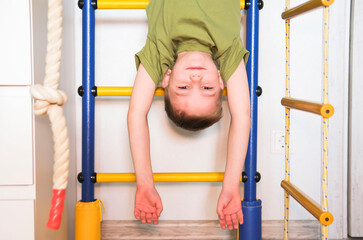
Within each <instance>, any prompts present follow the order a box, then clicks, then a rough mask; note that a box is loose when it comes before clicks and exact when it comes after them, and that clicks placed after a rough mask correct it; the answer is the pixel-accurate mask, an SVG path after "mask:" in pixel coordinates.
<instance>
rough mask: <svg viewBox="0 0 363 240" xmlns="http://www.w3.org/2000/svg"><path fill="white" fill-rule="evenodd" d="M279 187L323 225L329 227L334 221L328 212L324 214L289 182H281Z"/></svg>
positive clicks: (312, 201)
mask: <svg viewBox="0 0 363 240" xmlns="http://www.w3.org/2000/svg"><path fill="white" fill-rule="evenodd" d="M281 187H282V188H283V189H285V191H286V192H287V193H288V194H290V195H291V196H292V197H293V198H294V199H295V200H296V201H297V202H299V203H300V204H301V206H303V207H304V208H305V209H306V210H308V211H309V212H310V213H311V214H312V215H313V216H314V217H315V218H316V219H318V220H319V221H320V223H321V224H323V225H326V226H328V225H330V224H332V223H333V221H334V217H333V215H332V214H331V213H330V212H324V211H323V210H321V207H320V206H319V205H318V204H317V203H316V202H315V201H314V200H312V199H311V198H309V197H308V196H307V195H305V194H304V193H303V192H302V191H301V190H299V189H298V188H297V187H295V186H294V185H293V184H292V183H291V182H289V181H286V180H283V181H282V182H281Z"/></svg>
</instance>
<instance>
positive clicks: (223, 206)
mask: <svg viewBox="0 0 363 240" xmlns="http://www.w3.org/2000/svg"><path fill="white" fill-rule="evenodd" d="M217 213H218V217H219V223H220V225H221V228H222V229H226V224H227V226H228V229H229V230H232V229H233V228H234V229H238V222H239V224H243V213H242V206H241V197H240V193H239V189H238V187H237V188H234V189H222V192H221V195H220V196H219V199H218V205H217Z"/></svg>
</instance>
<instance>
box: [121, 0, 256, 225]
mask: <svg viewBox="0 0 363 240" xmlns="http://www.w3.org/2000/svg"><path fill="white" fill-rule="evenodd" d="M146 13H147V17H148V36H147V39H146V44H145V46H144V48H143V49H142V50H141V51H140V52H138V53H137V54H136V56H135V58H136V65H137V68H138V71H137V75H136V79H135V83H134V88H133V92H132V95H131V100H130V106H129V112H128V117H127V122H128V128H129V139H130V146H131V153H132V158H133V162H134V167H135V172H136V182H137V191H136V196H135V211H134V213H135V217H136V219H138V220H141V222H142V223H146V222H147V223H151V222H153V223H154V224H157V223H158V219H159V217H160V214H161V212H162V210H163V207H162V202H161V199H160V196H159V194H158V192H157V191H156V188H155V186H154V181H153V176H152V168H151V160H150V139H149V129H148V122H147V114H148V112H149V109H150V106H151V103H152V101H153V96H154V91H155V89H156V87H157V86H158V85H162V87H163V88H164V90H165V110H166V112H167V115H168V117H169V118H170V119H171V120H172V121H173V122H174V123H175V124H176V125H177V126H179V127H181V128H184V129H187V130H191V131H197V130H201V129H204V128H207V127H209V126H211V125H213V124H214V123H215V122H217V121H218V120H219V119H220V118H221V117H222V104H221V99H222V90H223V88H224V85H227V89H228V106H229V111H230V114H231V123H230V128H229V135H228V149H227V163H226V169H225V177H224V181H223V187H222V191H221V194H220V196H219V200H218V204H217V213H218V217H219V222H220V224H221V227H222V228H223V229H225V228H226V224H227V227H228V228H229V229H233V228H238V223H240V224H242V223H243V214H242V209H241V197H240V192H239V180H240V177H241V172H242V169H243V165H244V160H245V156H246V151H247V145H248V137H249V131H250V98H249V91H248V81H247V75H246V70H245V62H246V61H247V59H248V52H247V50H246V49H245V48H244V47H243V45H242V40H241V38H240V29H241V26H240V24H241V23H240V21H241V13H240V2H239V0H151V1H150V3H149V5H148V6H147V8H146Z"/></svg>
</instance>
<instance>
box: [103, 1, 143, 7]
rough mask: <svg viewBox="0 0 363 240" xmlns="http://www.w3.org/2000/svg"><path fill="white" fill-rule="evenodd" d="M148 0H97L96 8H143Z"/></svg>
mask: <svg viewBox="0 0 363 240" xmlns="http://www.w3.org/2000/svg"><path fill="white" fill-rule="evenodd" d="M148 4H149V1H148V0H133V1H127V0H97V9H145V8H146V6H147V5H148Z"/></svg>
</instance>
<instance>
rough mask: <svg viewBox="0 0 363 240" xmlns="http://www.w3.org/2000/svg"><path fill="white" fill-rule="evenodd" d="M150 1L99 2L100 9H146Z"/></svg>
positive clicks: (106, 0)
mask: <svg viewBox="0 0 363 240" xmlns="http://www.w3.org/2000/svg"><path fill="white" fill-rule="evenodd" d="M148 4H149V0H133V1H131V0H97V8H98V9H145V8H146V6H147V5H148ZM240 7H241V9H244V8H245V1H244V0H241V1H240Z"/></svg>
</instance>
